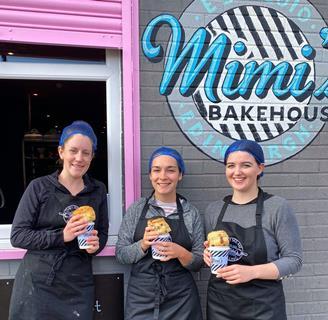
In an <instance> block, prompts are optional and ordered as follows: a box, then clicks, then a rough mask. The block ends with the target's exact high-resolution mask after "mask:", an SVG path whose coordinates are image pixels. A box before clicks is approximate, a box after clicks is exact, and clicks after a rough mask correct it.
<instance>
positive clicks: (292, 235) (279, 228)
mask: <svg viewBox="0 0 328 320" xmlns="http://www.w3.org/2000/svg"><path fill="white" fill-rule="evenodd" d="M281 201H282V203H281V206H280V207H279V208H278V210H277V212H276V217H273V220H272V222H271V224H272V229H273V231H274V237H275V238H276V242H277V245H278V251H279V259H276V260H275V261H272V262H273V263H274V264H275V265H276V267H277V268H278V270H279V275H278V277H279V278H285V277H288V276H291V275H293V274H295V273H296V272H298V271H299V270H300V269H301V267H302V263H303V260H302V243H301V236H300V232H299V227H298V223H297V220H296V217H295V214H294V212H293V209H292V208H291V207H290V205H289V204H288V202H287V200H285V199H282V198H281Z"/></svg>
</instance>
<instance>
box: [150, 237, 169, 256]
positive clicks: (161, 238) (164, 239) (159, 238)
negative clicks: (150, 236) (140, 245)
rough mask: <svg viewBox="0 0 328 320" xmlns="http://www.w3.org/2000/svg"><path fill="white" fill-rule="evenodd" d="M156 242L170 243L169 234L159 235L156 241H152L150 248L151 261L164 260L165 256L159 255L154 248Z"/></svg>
mask: <svg viewBox="0 0 328 320" xmlns="http://www.w3.org/2000/svg"><path fill="white" fill-rule="evenodd" d="M156 242H172V238H171V235H170V234H169V233H165V234H161V235H159V236H158V237H157V238H156V239H154V240H153V245H152V246H151V254H152V257H153V259H156V260H160V259H162V258H166V255H163V254H161V253H160V252H159V251H158V250H157V248H156Z"/></svg>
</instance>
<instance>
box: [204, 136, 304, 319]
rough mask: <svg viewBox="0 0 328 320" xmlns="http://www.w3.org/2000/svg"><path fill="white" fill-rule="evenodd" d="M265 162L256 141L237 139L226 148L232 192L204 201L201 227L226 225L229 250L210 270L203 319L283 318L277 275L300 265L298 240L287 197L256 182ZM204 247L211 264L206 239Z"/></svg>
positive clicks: (297, 231)
mask: <svg viewBox="0 0 328 320" xmlns="http://www.w3.org/2000/svg"><path fill="white" fill-rule="evenodd" d="M264 162H265V161H264V154H263V150H262V148H261V146H260V145H259V144H258V143H256V142H254V141H249V140H240V141H236V142H234V143H232V144H231V145H230V146H229V148H228V149H227V150H226V152H225V156H224V164H225V167H226V178H227V181H228V183H229V184H230V186H231V188H232V191H233V192H232V195H231V196H227V197H225V198H224V199H223V200H220V201H216V202H213V203H211V204H210V205H209V206H208V207H207V209H206V213H205V231H206V234H208V233H209V232H211V231H214V230H224V231H225V232H226V233H227V234H228V235H229V239H230V251H229V256H228V266H226V267H223V268H221V269H218V270H217V273H216V274H211V277H210V280H209V284H208V292H207V320H217V319H220V320H260V319H261V320H286V319H287V316H286V307H285V298H284V292H283V288H282V281H281V280H282V279H283V278H286V277H288V276H291V275H293V274H294V273H296V272H298V271H299V270H300V268H301V265H302V250H301V240H300V234H299V229H298V226H297V221H296V218H295V216H294V213H293V211H292V209H291V207H290V206H289V205H288V203H287V201H286V200H285V199H283V198H281V197H278V196H274V195H271V194H268V193H266V192H264V191H263V190H262V189H261V188H259V186H258V180H259V178H260V177H261V176H262V175H263V170H264ZM205 247H206V249H205V251H204V261H205V263H206V264H207V265H208V266H210V264H211V254H210V253H209V251H208V249H207V248H208V242H207V241H205Z"/></svg>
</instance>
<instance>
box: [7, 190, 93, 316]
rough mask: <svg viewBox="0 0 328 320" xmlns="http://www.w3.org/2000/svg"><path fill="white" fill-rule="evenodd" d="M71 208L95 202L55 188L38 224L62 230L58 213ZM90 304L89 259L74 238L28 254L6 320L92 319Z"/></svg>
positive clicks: (61, 221)
mask: <svg viewBox="0 0 328 320" xmlns="http://www.w3.org/2000/svg"><path fill="white" fill-rule="evenodd" d="M70 205H75V206H78V207H79V206H82V205H90V206H94V205H95V201H94V199H93V198H91V197H90V196H88V194H86V195H85V196H82V195H79V196H77V197H73V196H71V195H70V194H67V193H62V192H60V191H59V190H57V188H56V187H55V186H54V187H53V190H51V193H50V195H49V198H48V200H47V202H46V204H45V206H44V208H43V209H42V212H41V213H40V215H39V217H38V222H37V225H38V226H39V225H41V226H45V225H48V224H49V227H50V226H58V227H59V228H64V227H65V221H64V220H63V217H62V216H60V215H59V213H60V212H63V211H64V209H65V208H68V207H69V206H70ZM93 305H94V284H93V275H92V264H91V256H90V255H89V254H88V253H86V252H85V251H84V250H80V249H79V248H78V243H77V239H74V240H73V241H71V242H68V243H66V244H65V248H58V249H50V250H28V251H27V253H26V254H25V256H24V258H23V260H22V263H21V265H20V267H19V269H18V271H17V274H16V277H15V281H14V287H13V292H12V297H11V304H10V311H9V320H40V319H47V320H72V319H78V320H91V319H93Z"/></svg>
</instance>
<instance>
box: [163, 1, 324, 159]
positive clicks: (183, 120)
mask: <svg viewBox="0 0 328 320" xmlns="http://www.w3.org/2000/svg"><path fill="white" fill-rule="evenodd" d="M210 2H211V6H206V5H204V2H203V1H199V0H196V1H194V2H192V3H191V4H190V6H189V7H187V8H186V9H185V11H184V12H183V13H182V15H181V17H180V18H179V23H180V26H181V28H183V32H182V33H181V34H183V36H181V42H182V41H183V43H181V44H180V47H179V48H178V49H175V51H174V50H173V49H172V47H173V46H174V41H176V38H175V39H173V38H174V36H172V37H171V39H170V40H169V45H168V46H167V51H166V54H165V68H167V66H168V65H170V63H168V62H171V61H169V60H170V59H171V57H172V54H173V53H175V54H176V58H175V59H176V60H175V63H176V64H179V65H178V67H175V65H173V64H171V65H170V66H173V67H174V68H175V69H174V72H175V74H174V76H172V78H171V79H173V78H174V79H175V82H174V86H172V87H170V88H169V90H168V93H166V96H167V101H168V104H169V106H170V109H171V112H172V115H173V117H174V119H175V120H176V122H177V124H178V125H179V127H180V129H181V131H182V132H183V133H184V134H185V135H186V137H187V138H188V139H189V140H190V141H191V142H192V143H193V144H194V145H195V146H196V147H197V148H198V149H200V150H201V151H202V152H203V153H205V154H206V155H208V156H209V157H211V158H213V159H214V160H217V161H221V162H223V157H224V153H225V150H226V149H227V147H228V146H229V145H230V144H231V143H232V142H233V141H235V140H239V139H249V140H255V141H258V142H259V143H260V144H261V146H262V147H263V150H264V153H265V159H266V164H267V165H272V164H275V163H278V162H281V161H283V160H285V159H288V158H290V157H292V156H294V155H295V154H297V153H298V152H300V151H301V150H303V149H304V148H305V147H306V146H307V145H308V144H309V143H311V141H312V140H313V139H314V138H315V137H316V135H317V134H318V133H319V132H320V130H321V129H322V127H323V126H324V123H325V122H324V121H327V119H328V111H327V110H324V108H325V107H326V106H325V105H324V104H323V102H322V99H321V100H320V99H319V98H318V97H317V96H315V95H314V94H313V92H314V89H315V88H319V87H320V86H321V85H323V84H324V82H325V80H326V74H325V68H318V67H316V62H317V61H320V59H321V58H320V57H322V56H323V50H324V48H323V46H322V39H321V37H320V30H322V29H324V28H325V27H326V24H325V22H324V20H323V19H322V17H321V16H320V14H319V13H318V12H317V10H316V9H315V8H314V7H313V6H312V5H311V4H310V3H309V2H306V4H304V3H303V5H304V6H303V5H302V7H298V6H297V7H294V8H293V10H294V12H292V11H291V10H292V8H291V5H290V4H288V2H286V3H284V5H282V4H281V3H280V2H273V1H250V2H249V5H247V3H246V4H245V1H233V0H231V1H219V0H217V1H215V0H211V1H210ZM297 10H300V11H299V12H300V13H299V14H297ZM295 13H296V14H295ZM305 13H306V14H305ZM204 30H205V31H206V32H204ZM172 33H173V31H172ZM184 50H185V51H184ZM178 54H180V56H178ZM169 71H171V72H173V71H172V70H169ZM169 71H167V70H166V73H165V74H164V76H166V77H168V75H170V73H169ZM327 109H328V107H327ZM323 110H324V111H323ZM326 113H327V114H326Z"/></svg>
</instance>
